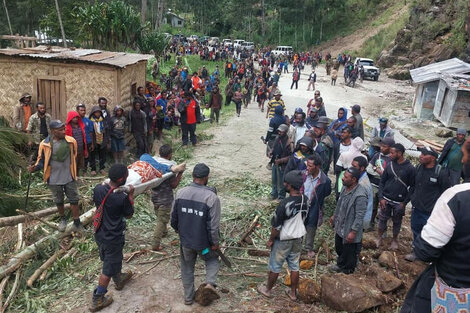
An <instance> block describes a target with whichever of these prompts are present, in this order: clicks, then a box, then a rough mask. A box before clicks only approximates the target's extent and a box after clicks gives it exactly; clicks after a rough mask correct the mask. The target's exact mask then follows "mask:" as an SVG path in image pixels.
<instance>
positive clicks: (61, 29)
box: [55, 0, 67, 48]
mask: <svg viewBox="0 0 470 313" xmlns="http://www.w3.org/2000/svg"><path fill="white" fill-rule="evenodd" d="M55 8H56V10H57V18H58V19H59V25H60V32H61V33H62V41H63V42H64V48H67V40H66V39H65V31H64V25H63V24H62V17H61V16H60V8H59V1H58V0H55Z"/></svg>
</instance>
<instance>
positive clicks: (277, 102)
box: [266, 90, 286, 118]
mask: <svg viewBox="0 0 470 313" xmlns="http://www.w3.org/2000/svg"><path fill="white" fill-rule="evenodd" d="M281 96H282V94H281V92H280V91H279V90H277V91H276V92H274V99H271V100H269V102H268V107H267V110H266V118H273V117H274V109H275V108H276V107H277V106H281V107H282V109H283V110H285V109H286V105H285V104H284V101H283V100H282V99H281Z"/></svg>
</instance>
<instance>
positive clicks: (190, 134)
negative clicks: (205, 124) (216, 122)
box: [178, 91, 201, 146]
mask: <svg viewBox="0 0 470 313" xmlns="http://www.w3.org/2000/svg"><path fill="white" fill-rule="evenodd" d="M178 111H179V112H180V114H181V117H180V121H181V135H182V140H183V146H188V139H189V140H191V143H192V145H193V146H195V145H196V143H197V137H196V123H198V122H199V121H200V120H201V109H200V108H199V104H198V103H197V102H196V100H195V99H194V97H193V96H192V94H191V92H189V91H188V92H185V93H184V100H183V102H182V103H180V105H179V106H178Z"/></svg>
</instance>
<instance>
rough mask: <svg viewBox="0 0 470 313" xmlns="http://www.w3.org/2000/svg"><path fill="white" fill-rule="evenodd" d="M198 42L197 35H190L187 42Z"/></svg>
mask: <svg viewBox="0 0 470 313" xmlns="http://www.w3.org/2000/svg"><path fill="white" fill-rule="evenodd" d="M198 40H199V36H198V35H191V36H189V37H188V41H189V42H193V41H198Z"/></svg>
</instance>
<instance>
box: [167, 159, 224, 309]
mask: <svg viewBox="0 0 470 313" xmlns="http://www.w3.org/2000/svg"><path fill="white" fill-rule="evenodd" d="M209 172H210V169H209V167H208V166H207V165H205V164H204V163H198V164H196V166H195V167H194V170H193V182H192V183H191V184H190V185H189V186H187V187H184V188H182V189H180V190H179V191H178V192H177V194H176V197H175V201H174V202H173V210H172V212H171V227H172V228H173V229H174V230H175V231H176V232H177V233H178V234H179V237H180V264H181V279H182V281H183V288H184V303H185V304H186V305H191V304H192V303H193V301H194V294H195V290H194V266H195V264H196V259H197V256H198V255H199V256H201V257H202V259H203V260H204V261H205V263H206V281H205V282H206V287H205V288H209V289H211V290H214V288H215V286H216V284H217V273H218V271H219V260H218V256H217V254H216V250H218V249H219V224H220V211H221V209H220V200H219V197H218V196H217V193H216V190H215V188H212V187H208V186H207V183H208V181H209Z"/></svg>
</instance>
